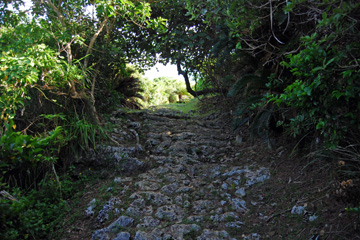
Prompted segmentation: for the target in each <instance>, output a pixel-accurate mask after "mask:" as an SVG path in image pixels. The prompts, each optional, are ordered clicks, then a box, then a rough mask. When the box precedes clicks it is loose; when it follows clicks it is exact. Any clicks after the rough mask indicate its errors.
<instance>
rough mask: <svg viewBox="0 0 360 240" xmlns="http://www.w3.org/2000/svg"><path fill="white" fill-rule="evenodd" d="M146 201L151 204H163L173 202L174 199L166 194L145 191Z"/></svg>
mask: <svg viewBox="0 0 360 240" xmlns="http://www.w3.org/2000/svg"><path fill="white" fill-rule="evenodd" d="M142 194H144V198H145V201H146V202H148V203H149V204H151V205H155V206H163V205H169V204H171V203H172V199H171V198H170V197H168V196H166V195H163V194H161V193H156V192H143V193H142Z"/></svg>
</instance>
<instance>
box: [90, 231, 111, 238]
mask: <svg viewBox="0 0 360 240" xmlns="http://www.w3.org/2000/svg"><path fill="white" fill-rule="evenodd" d="M91 240H110V237H109V235H108V231H107V230H106V229H99V230H96V231H95V232H94V233H93V235H92V236H91Z"/></svg>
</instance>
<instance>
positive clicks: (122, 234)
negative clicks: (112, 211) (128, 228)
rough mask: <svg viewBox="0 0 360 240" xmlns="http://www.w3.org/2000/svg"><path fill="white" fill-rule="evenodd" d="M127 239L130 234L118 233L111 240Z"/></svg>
mask: <svg viewBox="0 0 360 240" xmlns="http://www.w3.org/2000/svg"><path fill="white" fill-rule="evenodd" d="M129 239H130V233H128V232H121V233H118V234H117V235H116V237H115V238H114V239H113V240H129Z"/></svg>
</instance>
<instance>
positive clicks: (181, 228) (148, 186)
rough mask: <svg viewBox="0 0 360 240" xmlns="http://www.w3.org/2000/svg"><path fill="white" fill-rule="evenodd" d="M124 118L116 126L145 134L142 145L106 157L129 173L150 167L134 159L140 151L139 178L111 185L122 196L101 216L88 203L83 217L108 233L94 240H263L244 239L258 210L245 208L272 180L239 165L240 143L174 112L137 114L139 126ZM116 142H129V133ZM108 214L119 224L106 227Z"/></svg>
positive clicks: (110, 149)
mask: <svg viewBox="0 0 360 240" xmlns="http://www.w3.org/2000/svg"><path fill="white" fill-rule="evenodd" d="M122 117H123V115H122V113H121V112H117V113H116V114H114V115H113V119H112V121H113V122H115V123H116V122H118V123H119V124H120V123H124V122H125V123H127V124H128V129H133V131H136V133H141V134H143V135H146V139H145V140H144V141H143V145H140V142H139V141H138V139H137V141H134V144H135V146H127V147H106V148H104V149H103V151H105V152H107V153H110V156H111V158H112V159H113V161H118V162H119V164H123V165H122V167H126V168H127V170H128V171H133V170H134V169H136V168H139V167H141V166H142V165H143V164H145V163H144V160H143V159H139V158H137V157H136V155H137V153H139V152H143V153H144V154H146V155H147V156H148V157H147V158H148V160H147V162H148V166H150V167H147V169H146V170H144V171H143V172H142V173H141V174H134V175H131V176H126V177H125V176H119V177H116V178H115V179H114V182H115V184H116V185H117V186H119V187H121V189H123V191H121V192H120V193H116V194H114V196H113V197H112V198H111V199H110V200H109V201H108V202H107V203H106V204H105V205H104V206H103V207H102V208H101V210H100V211H98V212H97V213H96V212H95V210H94V209H95V208H94V206H95V201H96V200H92V201H91V202H90V203H89V206H88V208H87V209H86V210H85V211H86V214H88V215H94V216H96V218H94V219H95V221H96V223H97V226H103V227H100V228H98V229H96V230H95V231H94V233H93V235H92V239H93V240H95V239H98V240H107V239H114V240H127V239H135V240H142V239H198V240H202V239H204V240H205V239H239V237H241V238H242V239H260V238H261V236H259V234H257V233H253V234H250V235H246V236H245V235H243V234H242V232H243V228H244V215H245V214H246V213H247V212H248V211H249V209H248V206H249V204H252V205H256V204H258V202H256V201H251V202H247V201H246V195H247V192H248V190H249V189H250V188H251V187H252V186H253V185H254V184H258V183H262V182H264V181H266V180H267V179H269V178H270V174H269V171H268V169H266V168H263V167H259V166H255V165H252V166H237V165H236V164H234V163H236V162H237V161H238V160H239V157H240V156H239V154H237V151H236V148H235V145H236V143H235V142H236V137H235V136H232V135H230V134H229V133H227V132H226V130H225V129H223V128H220V127H217V126H214V127H212V124H207V123H206V122H204V120H193V119H191V118H190V117H189V115H181V113H176V112H171V111H162V112H159V111H158V112H150V111H148V112H141V113H137V114H136V117H138V118H142V121H133V120H131V121H127V120H124V119H122ZM118 119H122V120H118ZM207 121H211V118H210V119H209V120H207ZM139 122H141V124H140V123H139ZM118 132H122V131H120V130H119V131H118ZM130 132H131V131H130ZM128 135H129V134H128ZM119 136H123V137H124V139H126V137H125V136H127V134H125V133H124V134H119ZM132 136H135V138H136V134H133V135H132ZM128 137H129V136H128ZM129 138H132V139H133V140H134V138H133V137H129ZM119 140H120V139H119ZM125 155H126V159H125V158H124V156H125ZM143 156H144V155H143ZM124 162H125V163H124ZM109 191H110V190H109ZM259 201H261V199H260V198H259ZM110 215H111V216H115V217H114V221H113V222H112V223H111V224H108V225H107V226H104V223H106V222H107V223H108V220H109V216H110Z"/></svg>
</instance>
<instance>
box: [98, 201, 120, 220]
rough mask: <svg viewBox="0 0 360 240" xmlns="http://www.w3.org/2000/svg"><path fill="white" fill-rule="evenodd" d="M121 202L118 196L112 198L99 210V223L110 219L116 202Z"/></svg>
mask: <svg viewBox="0 0 360 240" xmlns="http://www.w3.org/2000/svg"><path fill="white" fill-rule="evenodd" d="M117 203H121V201H118V200H117V199H116V198H111V199H110V200H109V201H108V202H107V203H106V204H105V205H104V206H103V208H102V209H101V210H100V211H99V213H98V216H97V220H98V222H99V223H103V222H105V221H106V220H108V219H109V212H110V211H111V210H112V209H113V207H114V204H117Z"/></svg>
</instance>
